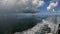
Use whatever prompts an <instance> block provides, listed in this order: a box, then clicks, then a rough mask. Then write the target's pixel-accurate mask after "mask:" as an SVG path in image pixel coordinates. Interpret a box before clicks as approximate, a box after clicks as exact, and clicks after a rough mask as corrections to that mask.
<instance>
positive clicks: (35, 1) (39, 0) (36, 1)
mask: <svg viewBox="0 0 60 34" xmlns="http://www.w3.org/2000/svg"><path fill="white" fill-rule="evenodd" d="M33 5H36V6H38V7H39V6H42V5H44V1H43V0H33Z"/></svg>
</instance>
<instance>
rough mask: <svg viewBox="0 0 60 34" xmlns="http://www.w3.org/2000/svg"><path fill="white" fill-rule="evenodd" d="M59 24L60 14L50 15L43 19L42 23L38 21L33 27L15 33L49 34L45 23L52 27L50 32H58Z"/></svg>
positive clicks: (52, 33) (51, 33) (50, 33)
mask: <svg viewBox="0 0 60 34" xmlns="http://www.w3.org/2000/svg"><path fill="white" fill-rule="evenodd" d="M59 24H60V16H48V17H47V18H46V19H43V20H42V23H37V25H35V26H34V27H33V28H31V29H28V30H26V31H23V32H16V33H15V34H47V32H46V31H44V29H45V28H47V27H46V26H45V25H47V26H48V27H49V28H50V29H51V31H50V32H49V33H48V34H54V33H55V34H56V32H57V30H58V25H59ZM46 30H47V29H46ZM42 31H44V32H42Z"/></svg>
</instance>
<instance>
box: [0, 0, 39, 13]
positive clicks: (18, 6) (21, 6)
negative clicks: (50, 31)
mask: <svg viewBox="0 0 60 34" xmlns="http://www.w3.org/2000/svg"><path fill="white" fill-rule="evenodd" d="M1 12H2V13H3V12H4V13H9V12H13V13H14V12H17V13H36V12H39V11H38V9H37V8H36V7H35V6H34V5H33V4H32V0H0V13H1Z"/></svg>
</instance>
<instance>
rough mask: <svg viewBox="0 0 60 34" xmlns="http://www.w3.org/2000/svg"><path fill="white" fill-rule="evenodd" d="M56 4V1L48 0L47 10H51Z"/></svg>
mask: <svg viewBox="0 0 60 34" xmlns="http://www.w3.org/2000/svg"><path fill="white" fill-rule="evenodd" d="M57 5H58V2H52V1H51V2H50V4H49V6H48V7H47V10H48V11H49V10H52V9H53V8H55V7H56V6H57Z"/></svg>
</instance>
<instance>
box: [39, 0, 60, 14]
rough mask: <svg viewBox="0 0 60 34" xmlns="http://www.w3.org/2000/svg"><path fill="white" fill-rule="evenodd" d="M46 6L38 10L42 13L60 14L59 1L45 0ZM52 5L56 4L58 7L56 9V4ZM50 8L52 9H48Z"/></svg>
mask: <svg viewBox="0 0 60 34" xmlns="http://www.w3.org/2000/svg"><path fill="white" fill-rule="evenodd" d="M56 2H57V4H56ZM44 3H45V4H44V5H43V6H41V7H39V8H38V9H39V10H40V13H49V14H52V13H60V1H59V0H44ZM52 3H55V4H56V6H55V7H54V4H53V5H51V4H52ZM49 6H50V9H47V7H49Z"/></svg>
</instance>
